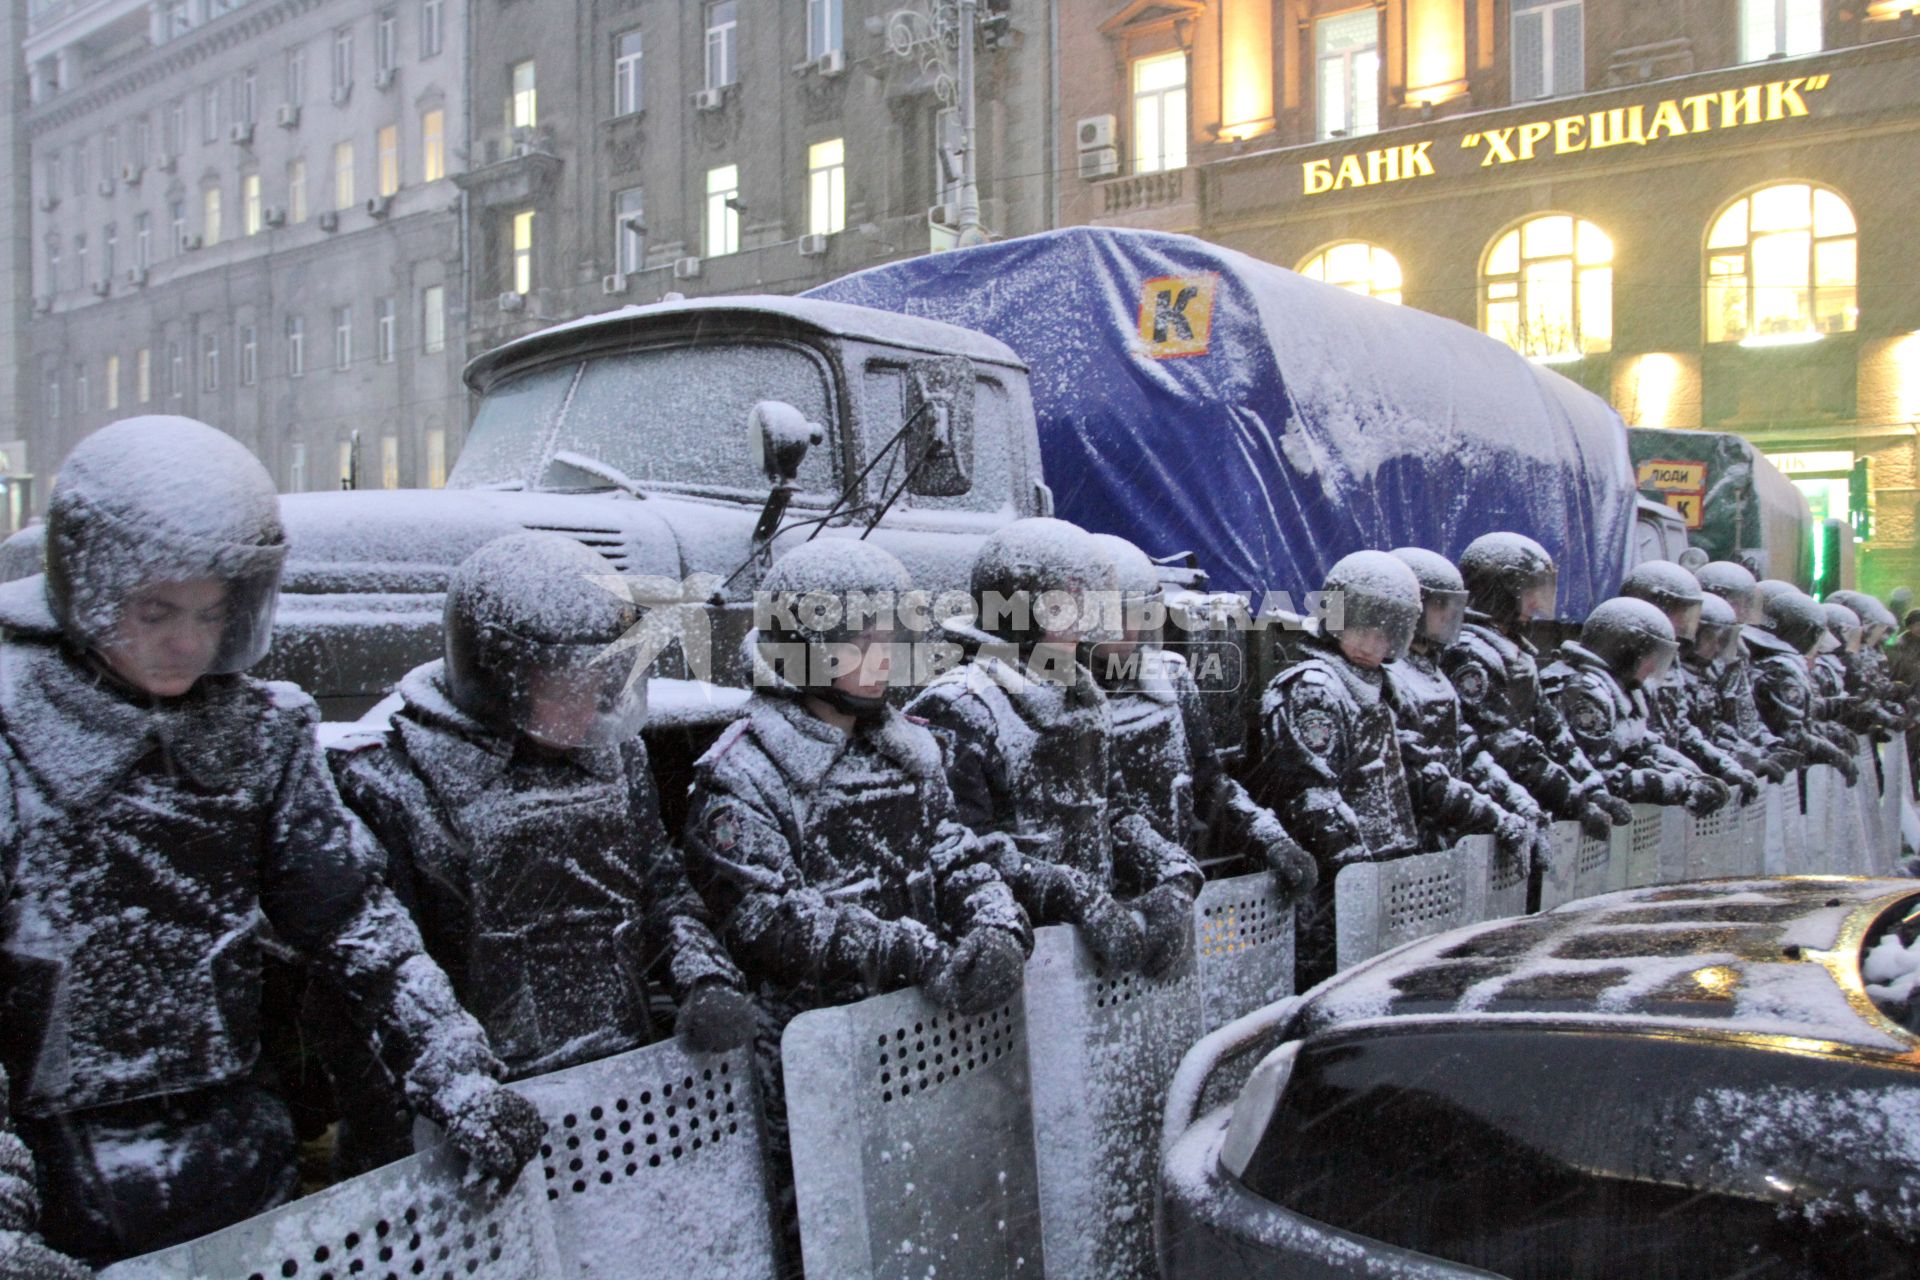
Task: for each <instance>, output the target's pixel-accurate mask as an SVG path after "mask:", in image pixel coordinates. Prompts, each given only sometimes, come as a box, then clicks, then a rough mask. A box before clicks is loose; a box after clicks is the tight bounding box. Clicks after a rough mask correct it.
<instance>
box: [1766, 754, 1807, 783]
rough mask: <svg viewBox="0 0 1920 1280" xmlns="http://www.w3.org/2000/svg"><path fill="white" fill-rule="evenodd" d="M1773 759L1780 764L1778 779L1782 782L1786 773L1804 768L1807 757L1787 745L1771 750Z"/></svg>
mask: <svg viewBox="0 0 1920 1280" xmlns="http://www.w3.org/2000/svg"><path fill="white" fill-rule="evenodd" d="M1773 760H1774V762H1775V763H1777V764H1778V765H1779V766H1780V780H1781V781H1782V782H1784V781H1786V777H1787V775H1788V774H1790V773H1792V772H1794V771H1795V770H1796V769H1804V768H1806V767H1807V757H1806V756H1805V755H1804V754H1802V753H1801V752H1798V751H1794V750H1792V749H1791V748H1788V747H1776V748H1775V749H1774V752H1773Z"/></svg>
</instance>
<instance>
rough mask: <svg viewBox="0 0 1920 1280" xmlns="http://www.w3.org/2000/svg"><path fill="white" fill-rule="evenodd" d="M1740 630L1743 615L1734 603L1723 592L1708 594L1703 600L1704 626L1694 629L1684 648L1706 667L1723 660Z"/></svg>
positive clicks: (1701, 616)
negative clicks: (1723, 655)
mask: <svg viewBox="0 0 1920 1280" xmlns="http://www.w3.org/2000/svg"><path fill="white" fill-rule="evenodd" d="M1739 631H1740V619H1739V617H1738V615H1736V614H1735V613H1734V611H1733V606H1732V605H1730V604H1728V603H1727V602H1726V601H1725V600H1722V599H1721V598H1720V597H1719V596H1716V595H1707V596H1704V597H1702V598H1701V601H1700V626H1699V627H1698V628H1697V629H1696V630H1695V631H1694V633H1693V640H1692V641H1691V642H1683V643H1682V645H1681V648H1682V650H1683V651H1684V652H1685V653H1686V655H1687V658H1688V659H1689V660H1690V661H1692V662H1693V663H1694V664H1695V665H1697V666H1702V667H1704V666H1706V665H1707V664H1709V663H1711V662H1716V661H1718V660H1719V658H1720V655H1721V654H1723V653H1725V652H1726V651H1727V646H1728V645H1729V644H1731V643H1732V642H1733V638H1734V636H1736V635H1738V634H1739Z"/></svg>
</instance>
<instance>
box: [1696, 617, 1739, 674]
mask: <svg viewBox="0 0 1920 1280" xmlns="http://www.w3.org/2000/svg"><path fill="white" fill-rule="evenodd" d="M1732 638H1733V628H1732V627H1722V626H1705V627H1701V628H1700V629H1699V630H1698V631H1696V632H1695V633H1694V637H1693V648H1692V653H1693V656H1694V657H1695V658H1697V659H1699V661H1700V663H1701V664H1702V665H1703V666H1704V665H1705V664H1707V663H1709V662H1717V661H1719V659H1720V655H1721V654H1723V653H1725V652H1726V651H1727V642H1728V641H1729V640H1731V639H1732Z"/></svg>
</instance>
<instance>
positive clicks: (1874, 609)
mask: <svg viewBox="0 0 1920 1280" xmlns="http://www.w3.org/2000/svg"><path fill="white" fill-rule="evenodd" d="M1827 600H1828V601H1829V602H1830V603H1833V604H1843V605H1845V606H1847V608H1849V609H1851V610H1853V611H1854V613H1856V614H1858V615H1859V617H1860V642H1861V644H1862V645H1863V646H1870V645H1877V644H1879V643H1880V642H1881V641H1883V640H1885V639H1886V638H1887V636H1889V635H1890V634H1892V633H1893V631H1894V630H1895V629H1896V628H1897V627H1898V626H1899V623H1898V622H1896V621H1895V620H1894V616H1893V611H1892V610H1890V609H1888V608H1887V606H1885V605H1884V604H1881V603H1880V602H1879V601H1878V600H1876V599H1874V598H1873V597H1872V596H1870V595H1868V594H1867V593H1866V592H1864V591H1836V592H1834V593H1833V594H1832V595H1830V596H1828V597H1827Z"/></svg>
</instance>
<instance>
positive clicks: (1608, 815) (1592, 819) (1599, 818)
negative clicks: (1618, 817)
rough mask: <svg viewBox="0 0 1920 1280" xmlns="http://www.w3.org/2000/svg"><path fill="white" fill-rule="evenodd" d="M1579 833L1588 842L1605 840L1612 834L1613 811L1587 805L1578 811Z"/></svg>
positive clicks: (1595, 805)
mask: <svg viewBox="0 0 1920 1280" xmlns="http://www.w3.org/2000/svg"><path fill="white" fill-rule="evenodd" d="M1580 831H1581V833H1582V834H1583V835H1585V836H1586V837H1587V839H1589V840H1605V839H1608V838H1609V837H1611V836H1612V834H1613V810H1612V809H1611V808H1608V807H1605V806H1602V805H1599V804H1589V805H1587V806H1585V807H1584V808H1582V809H1581V810H1580Z"/></svg>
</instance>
